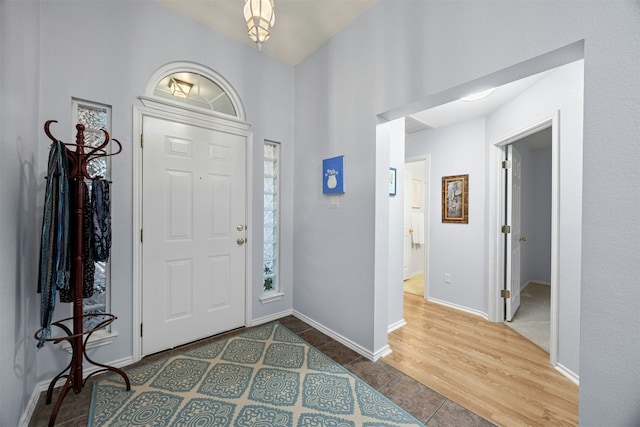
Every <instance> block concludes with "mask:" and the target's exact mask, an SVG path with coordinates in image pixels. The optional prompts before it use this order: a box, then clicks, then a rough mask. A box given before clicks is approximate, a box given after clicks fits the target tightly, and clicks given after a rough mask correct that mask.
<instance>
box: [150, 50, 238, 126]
mask: <svg viewBox="0 0 640 427" xmlns="http://www.w3.org/2000/svg"><path fill="white" fill-rule="evenodd" d="M178 72H190V73H196V74H200V75H202V76H205V77H206V78H208V79H209V80H211V81H212V82H214V83H216V84H217V85H218V86H220V87H221V88H222V89H223V90H224V91H225V92H226V94H227V95H228V96H229V99H230V100H231V103H232V104H233V108H234V109H235V110H236V112H237V113H238V115H237V118H239V119H240V120H245V119H246V117H247V116H246V114H245V111H244V105H242V100H241V99H240V97H239V96H238V93H237V92H236V90H235V89H234V88H233V86H231V83H229V82H228V81H227V79H225V78H224V77H222V76H221V75H220V74H218V73H216V72H215V71H213V70H211V69H209V68H207V67H204V66H202V65H200V64H197V63H195V62H189V61H176V62H170V63H168V64H165V65H163V66H162V67H160V68H158V69H157V70H156V71H155V72H154V73H153V74H152V75H151V77H149V80H148V81H147V87H146V89H145V91H144V94H145V95H146V96H145V98H146V97H152V96H153V92H154V91H155V89H156V86H158V83H159V82H160V80H162V79H163V78H165V77H166V76H168V75H169V74H173V73H178ZM156 99H158V98H156ZM168 103H169V104H170V105H174V106H177V107H178V108H180V107H183V108H184V107H185V106H184V105H183V104H173V103H170V102H168ZM191 108H195V109H196V110H198V111H208V112H212V111H210V110H204V109H202V108H197V107H190V108H189V109H191ZM218 114H220V113H218ZM225 116H227V115H226V114H225ZM227 117H229V118H232V117H233V116H227Z"/></svg>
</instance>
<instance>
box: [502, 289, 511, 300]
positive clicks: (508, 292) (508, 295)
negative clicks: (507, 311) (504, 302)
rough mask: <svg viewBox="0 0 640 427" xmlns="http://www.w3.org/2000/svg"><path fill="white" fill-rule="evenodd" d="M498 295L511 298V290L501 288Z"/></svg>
mask: <svg viewBox="0 0 640 427" xmlns="http://www.w3.org/2000/svg"><path fill="white" fill-rule="evenodd" d="M500 296H501V297H502V298H511V291H508V290H506V289H503V290H501V291H500Z"/></svg>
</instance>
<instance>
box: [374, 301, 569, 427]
mask: <svg viewBox="0 0 640 427" xmlns="http://www.w3.org/2000/svg"><path fill="white" fill-rule="evenodd" d="M404 302H405V305H404V307H405V311H404V318H405V320H406V321H407V325H406V326H404V327H403V328H400V329H398V330H396V331H394V332H392V333H391V334H390V335H389V345H390V346H391V349H392V350H393V353H392V354H391V355H389V356H387V357H385V358H384V359H383V361H384V362H386V363H388V364H389V365H391V366H393V367H394V368H396V369H398V370H400V371H402V372H404V373H405V374H407V375H409V376H411V377H413V378H414V379H416V380H418V381H420V382H421V383H423V384H425V385H427V386H429V387H431V388H432V389H433V390H435V391H437V392H438V393H441V394H442V395H444V396H446V397H448V398H449V399H451V400H453V401H455V402H456V403H458V404H460V405H462V406H464V407H466V408H468V409H470V410H472V411H474V412H475V413H477V414H478V415H480V416H482V417H484V418H486V419H487V420H489V421H491V422H493V423H495V424H496V425H500V426H512V425H530V426H533V425H568V426H575V425H577V424H578V386H577V385H575V384H574V383H573V382H571V381H570V380H569V379H567V378H565V377H564V376H563V375H562V374H560V373H559V372H558V371H556V370H555V369H554V368H553V367H552V366H551V365H550V364H549V354H548V353H546V352H544V351H543V350H542V349H540V348H539V347H538V346H536V345H535V344H533V343H532V342H530V341H528V340H527V339H525V338H523V337H522V336H520V335H519V334H517V333H516V332H515V331H513V330H512V329H511V328H509V327H508V326H506V325H504V324H502V323H492V322H488V321H486V320H484V319H483V318H481V317H479V316H476V315H472V314H468V313H465V312H463V311H460V310H455V309H452V308H448V307H445V306H442V305H439V304H435V303H430V302H427V301H424V299H423V298H421V297H419V296H416V295H413V294H410V293H407V292H405V293H404Z"/></svg>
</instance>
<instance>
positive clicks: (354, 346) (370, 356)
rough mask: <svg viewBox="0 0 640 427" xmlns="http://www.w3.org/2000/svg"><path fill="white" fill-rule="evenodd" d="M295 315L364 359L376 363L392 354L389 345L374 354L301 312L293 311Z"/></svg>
mask: <svg viewBox="0 0 640 427" xmlns="http://www.w3.org/2000/svg"><path fill="white" fill-rule="evenodd" d="M293 315H294V316H295V317H297V318H298V319H300V320H302V321H303V322H305V323H308V324H309V325H311V326H312V327H314V328H315V329H317V330H319V331H320V332H322V333H323V334H325V335H328V336H330V337H331V338H333V339H334V340H336V341H338V342H339V343H341V344H343V345H344V346H346V347H349V348H350V349H351V350H353V351H355V352H356V353H358V354H359V355H361V356H362V357H366V358H367V359H369V360H371V361H372V362H375V361H377V360H378V359H380V358H381V357H384V356H386V355H388V354H391V349H390V348H389V346H388V345H386V346H384V347H383V348H382V349H380V350H378V351H377V352H375V353H372V352H370V351H368V350H367V349H365V348H363V347H361V346H360V345H358V344H356V343H354V342H353V341H351V340H350V339H348V338H345V337H343V336H342V335H340V334H337V333H335V332H334V331H332V330H331V329H328V328H325V327H324V326H323V325H321V324H320V323H318V322H316V321H314V320H312V319H310V318H309V317H307V316H305V315H304V314H302V313H300V312H298V311H296V310H293Z"/></svg>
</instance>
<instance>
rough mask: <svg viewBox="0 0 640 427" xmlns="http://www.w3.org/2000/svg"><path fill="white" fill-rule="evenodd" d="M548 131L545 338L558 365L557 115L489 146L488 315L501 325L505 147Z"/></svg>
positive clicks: (551, 357) (558, 150) (502, 315)
mask: <svg viewBox="0 0 640 427" xmlns="http://www.w3.org/2000/svg"><path fill="white" fill-rule="evenodd" d="M548 127H551V156H552V160H551V304H550V305H551V308H550V310H551V312H550V314H551V316H550V337H549V361H550V363H551V365H553V366H556V365H557V364H558V345H559V342H558V340H559V331H558V316H559V313H558V307H559V304H558V300H559V289H558V286H559V280H558V277H559V275H558V272H559V259H558V254H559V236H560V235H559V223H560V203H559V201H560V200H559V188H560V187H559V177H560V111H555V112H553V113H552V114H550V115H549V116H547V117H545V118H544V119H542V120H540V121H537V122H533V123H531V125H529V126H527V127H525V128H523V129H521V130H519V131H517V132H514V133H513V134H511V135H508V136H506V137H504V138H501V139H499V140H497V141H494V142H491V143H490V154H489V189H490V191H489V200H488V203H489V205H488V206H489V235H490V236H492V237H491V238H490V240H489V247H490V253H489V256H490V260H491V261H490V262H489V289H488V298H489V301H488V314H489V320H491V321H493V322H503V321H504V304H503V301H502V297H501V296H500V290H501V289H502V287H503V284H504V264H505V262H506V261H505V243H504V238H503V235H502V233H501V231H500V229H501V227H502V225H503V209H504V203H505V201H504V197H505V194H504V188H505V182H504V180H505V177H504V173H502V168H501V163H502V159H504V150H505V149H506V146H507V145H509V144H511V143H514V142H516V141H518V140H520V139H522V138H524V137H526V136H529V135H531V134H533V133H536V132H538V131H540V130H542V129H546V128H548Z"/></svg>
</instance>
